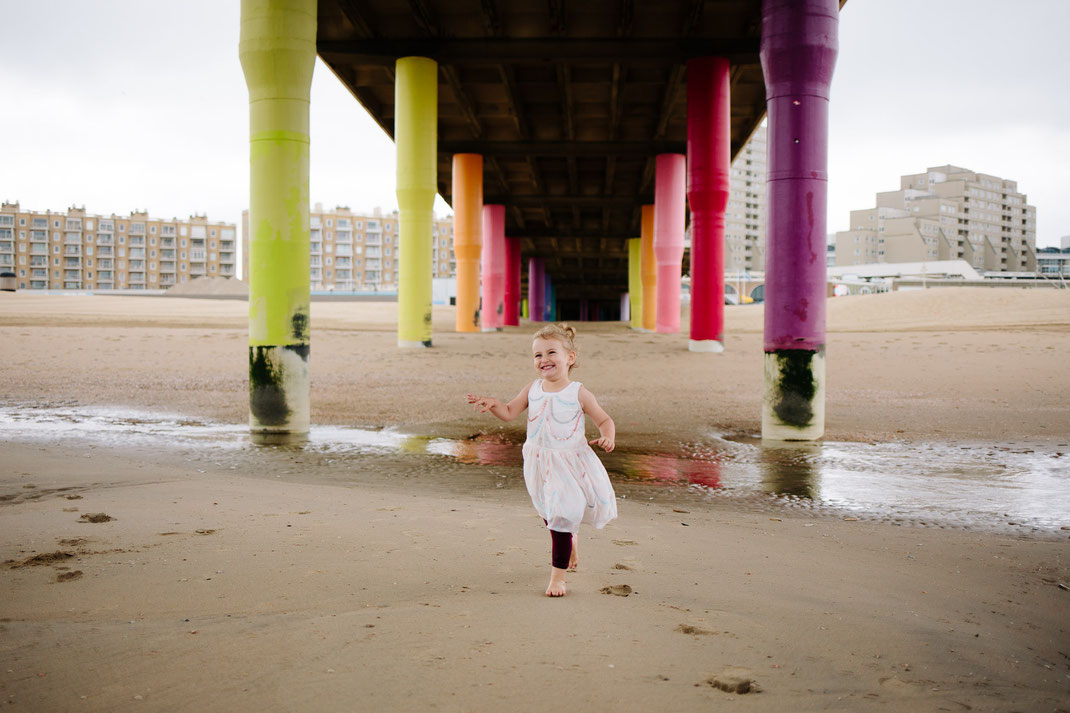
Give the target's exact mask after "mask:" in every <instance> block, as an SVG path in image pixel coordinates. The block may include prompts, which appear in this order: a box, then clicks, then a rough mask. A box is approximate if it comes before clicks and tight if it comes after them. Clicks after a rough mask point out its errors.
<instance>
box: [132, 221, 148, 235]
mask: <svg viewBox="0 0 1070 713" xmlns="http://www.w3.org/2000/svg"><path fill="white" fill-rule="evenodd" d="M144 234H145V224H144V223H131V224H130V233H129V235H144Z"/></svg>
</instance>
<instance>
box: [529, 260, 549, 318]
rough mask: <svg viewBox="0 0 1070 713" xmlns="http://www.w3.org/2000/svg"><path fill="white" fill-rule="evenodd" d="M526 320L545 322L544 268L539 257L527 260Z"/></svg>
mask: <svg viewBox="0 0 1070 713" xmlns="http://www.w3.org/2000/svg"><path fill="white" fill-rule="evenodd" d="M528 318H529V319H530V320H531V321H532V322H545V321H546V268H545V267H544V266H543V262H542V258H541V257H533V258H530V259H529V260H528Z"/></svg>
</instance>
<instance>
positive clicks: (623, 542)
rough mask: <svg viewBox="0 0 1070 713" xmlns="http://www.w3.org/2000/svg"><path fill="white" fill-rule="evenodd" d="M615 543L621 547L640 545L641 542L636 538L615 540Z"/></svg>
mask: <svg viewBox="0 0 1070 713" xmlns="http://www.w3.org/2000/svg"><path fill="white" fill-rule="evenodd" d="M613 544H614V545H620V546H621V547H626V546H628V545H638V544H639V543H638V542H636V541H635V540H613Z"/></svg>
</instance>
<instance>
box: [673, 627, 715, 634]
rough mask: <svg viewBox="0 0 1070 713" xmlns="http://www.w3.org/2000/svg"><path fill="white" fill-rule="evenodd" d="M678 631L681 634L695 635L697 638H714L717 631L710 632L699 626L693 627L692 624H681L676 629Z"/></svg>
mask: <svg viewBox="0 0 1070 713" xmlns="http://www.w3.org/2000/svg"><path fill="white" fill-rule="evenodd" d="M676 630H677V631H679V632H680V633H681V634H693V635H695V636H713V635H714V634H716V633H717V632H716V631H710V630H709V629H703V628H702V627H699V626H692V625H691V624H681V625H680V626H678V627H676Z"/></svg>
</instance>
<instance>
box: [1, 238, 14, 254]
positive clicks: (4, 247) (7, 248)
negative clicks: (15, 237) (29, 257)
mask: <svg viewBox="0 0 1070 713" xmlns="http://www.w3.org/2000/svg"><path fill="white" fill-rule="evenodd" d="M13 252H15V243H14V241H11V240H4V241H3V242H0V253H13Z"/></svg>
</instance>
